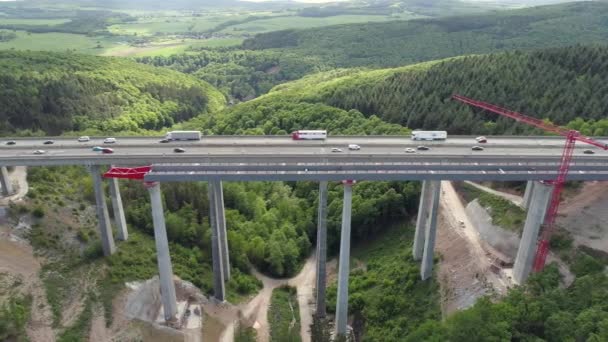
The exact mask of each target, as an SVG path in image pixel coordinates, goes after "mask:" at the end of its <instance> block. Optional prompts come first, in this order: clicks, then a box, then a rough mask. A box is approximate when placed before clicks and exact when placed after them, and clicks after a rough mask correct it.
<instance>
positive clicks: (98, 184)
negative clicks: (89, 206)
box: [90, 165, 116, 256]
mask: <svg viewBox="0 0 608 342" xmlns="http://www.w3.org/2000/svg"><path fill="white" fill-rule="evenodd" d="M90 170H91V176H92V177H93V188H94V190H95V202H96V207H97V220H98V221H99V234H100V235H101V247H102V249H103V255H105V256H110V255H112V254H114V252H116V246H115V245H114V236H113V235H112V227H111V226H110V216H109V215H108V207H107V206H106V196H105V194H104V191H103V180H102V178H101V171H100V169H99V165H93V166H91V169H90Z"/></svg>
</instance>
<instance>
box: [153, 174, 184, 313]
mask: <svg viewBox="0 0 608 342" xmlns="http://www.w3.org/2000/svg"><path fill="white" fill-rule="evenodd" d="M148 192H149V193H150V203H151V206H152V221H153V223H154V241H155V242H156V258H157V261H158V274H159V280H160V296H161V302H162V303H163V313H164V317H165V320H166V321H171V320H173V319H175V315H176V314H177V297H176V296H175V284H174V283H173V266H171V255H170V254H169V241H168V240H167V229H166V227H165V213H164V211H163V202H162V198H161V194H160V184H159V183H155V184H154V185H152V186H150V187H148Z"/></svg>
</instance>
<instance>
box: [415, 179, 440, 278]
mask: <svg viewBox="0 0 608 342" xmlns="http://www.w3.org/2000/svg"><path fill="white" fill-rule="evenodd" d="M426 182H428V184H427V187H428V188H430V189H429V196H428V197H430V198H429V208H428V213H429V218H428V220H426V227H425V231H424V250H423V252H422V265H421V266H420V278H421V279H422V280H426V279H428V278H430V277H431V276H432V275H433V257H434V254H435V237H436V235H437V214H438V212H439V196H440V194H441V181H426ZM426 182H425V183H426Z"/></svg>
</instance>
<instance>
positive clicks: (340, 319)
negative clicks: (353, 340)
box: [336, 182, 353, 335]
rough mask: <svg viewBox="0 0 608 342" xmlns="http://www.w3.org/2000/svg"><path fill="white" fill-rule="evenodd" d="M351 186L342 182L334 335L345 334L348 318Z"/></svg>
mask: <svg viewBox="0 0 608 342" xmlns="http://www.w3.org/2000/svg"><path fill="white" fill-rule="evenodd" d="M352 199H353V186H352V184H350V183H347V182H344V203H343V205H342V233H341V234H340V265H339V269H338V298H337V302H336V335H346V323H347V320H348V274H349V272H350V214H351V207H352Z"/></svg>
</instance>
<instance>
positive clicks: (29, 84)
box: [0, 51, 225, 134]
mask: <svg viewBox="0 0 608 342" xmlns="http://www.w3.org/2000/svg"><path fill="white" fill-rule="evenodd" d="M224 104H225V99H224V97H223V95H221V94H220V93H219V92H218V91H217V90H216V89H215V88H213V87H212V86H211V85H209V84H208V83H206V82H204V81H200V80H197V79H196V78H194V77H191V76H188V75H185V74H182V73H179V72H176V71H172V70H168V69H162V68H155V67H151V66H147V65H142V64H138V63H135V62H132V61H129V60H124V59H119V58H103V57H93V56H86V55H77V54H71V53H49V52H14V51H0V132H1V133H4V134H8V133H13V132H15V131H16V130H26V129H30V130H42V131H44V132H46V133H47V134H60V133H62V132H64V131H70V130H84V129H89V128H91V129H98V130H103V131H113V132H116V131H124V130H129V131H136V130H138V129H160V128H162V127H168V126H171V125H173V124H174V123H176V122H180V121H183V120H187V119H190V118H192V117H194V116H196V115H198V114H201V113H209V112H215V111H218V110H220V109H221V108H222V107H223V106H224Z"/></svg>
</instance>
